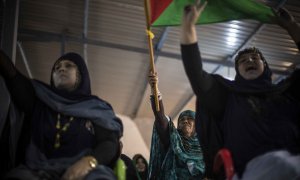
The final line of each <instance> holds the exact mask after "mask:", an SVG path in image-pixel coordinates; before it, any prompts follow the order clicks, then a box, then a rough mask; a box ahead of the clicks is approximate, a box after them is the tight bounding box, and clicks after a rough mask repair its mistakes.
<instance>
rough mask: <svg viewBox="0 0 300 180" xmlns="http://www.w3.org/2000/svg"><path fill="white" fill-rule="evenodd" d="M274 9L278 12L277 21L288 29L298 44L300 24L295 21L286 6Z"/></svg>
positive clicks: (299, 40)
mask: <svg viewBox="0 0 300 180" xmlns="http://www.w3.org/2000/svg"><path fill="white" fill-rule="evenodd" d="M273 11H274V13H275V14H276V19H275V21H276V22H277V24H278V25H279V26H281V27H282V28H284V29H286V30H287V31H288V33H289V34H290V36H291V37H292V39H293V40H294V42H295V43H297V44H298V43H299V42H300V26H299V25H298V24H297V22H296V21H295V18H294V17H293V16H292V15H291V13H290V12H288V10H286V9H284V8H279V9H278V10H274V9H273ZM299 48H300V47H299Z"/></svg>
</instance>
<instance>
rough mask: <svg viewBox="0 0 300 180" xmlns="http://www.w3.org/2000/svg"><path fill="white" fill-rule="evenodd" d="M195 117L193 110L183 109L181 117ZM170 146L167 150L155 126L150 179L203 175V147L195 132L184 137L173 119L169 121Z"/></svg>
mask: <svg viewBox="0 0 300 180" xmlns="http://www.w3.org/2000/svg"><path fill="white" fill-rule="evenodd" d="M186 115H188V116H191V117H195V112H193V111H191V110H187V111H183V112H182V113H181V114H180V115H179V119H181V118H182V117H183V116H186ZM169 136H170V146H169V148H168V149H167V150H166V149H165V148H164V147H163V146H162V144H161V142H160V138H159V135H158V133H157V130H156V126H154V127H153V133H152V142H151V155H150V166H149V178H150V179H161V180H169V179H170V178H171V179H181V178H183V179H189V178H190V177H193V178H199V179H201V178H202V177H203V173H204V169H205V164H204V161H203V154H202V149H201V146H200V144H199V140H198V138H197V134H196V133H195V134H194V136H192V137H184V136H182V135H181V133H180V132H179V131H178V130H177V129H176V128H175V126H174V124H173V122H172V121H169Z"/></svg>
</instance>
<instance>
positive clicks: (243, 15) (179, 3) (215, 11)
mask: <svg viewBox="0 0 300 180" xmlns="http://www.w3.org/2000/svg"><path fill="white" fill-rule="evenodd" d="M207 1H208V4H207V6H206V8H205V9H204V11H203V12H202V14H201V18H199V20H198V22H197V24H209V23H217V22H225V21H230V20H241V19H254V20H258V21H260V22H263V23H271V17H274V13H273V12H272V9H271V8H270V7H268V6H266V5H264V4H262V3H260V2H258V1H257V0H207ZM193 3H195V0H150V3H149V4H150V13H151V14H150V18H151V19H150V21H151V22H150V24H151V26H176V25H180V23H181V17H182V14H183V9H184V7H185V6H186V5H188V4H193Z"/></svg>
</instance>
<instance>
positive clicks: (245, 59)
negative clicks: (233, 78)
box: [237, 53, 264, 80]
mask: <svg viewBox="0 0 300 180" xmlns="http://www.w3.org/2000/svg"><path fill="white" fill-rule="evenodd" d="M237 63H238V71H239V73H240V75H241V76H242V77H243V78H244V79H246V80H253V79H256V78H258V77H259V76H260V75H261V74H262V73H263V72H264V62H263V60H262V59H261V57H260V55H259V54H257V53H247V54H243V55H242V56H241V57H240V58H239V59H238V62H237Z"/></svg>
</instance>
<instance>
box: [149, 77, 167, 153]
mask: <svg viewBox="0 0 300 180" xmlns="http://www.w3.org/2000/svg"><path fill="white" fill-rule="evenodd" d="M157 82H158V77H157V74H156V73H155V74H154V73H152V72H150V75H149V84H150V86H151V87H152V88H151V91H152V89H153V86H154V84H156V83H157ZM150 101H151V107H152V111H153V114H154V116H155V121H154V124H155V127H156V130H157V132H158V135H159V138H160V140H161V143H162V144H163V145H164V148H165V149H167V148H168V147H169V144H170V136H169V132H168V131H169V123H168V118H167V116H166V115H165V112H164V105H163V102H162V96H161V94H160V93H159V108H160V110H159V111H157V110H156V106H155V100H154V96H153V91H152V95H151V96H150Z"/></svg>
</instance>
